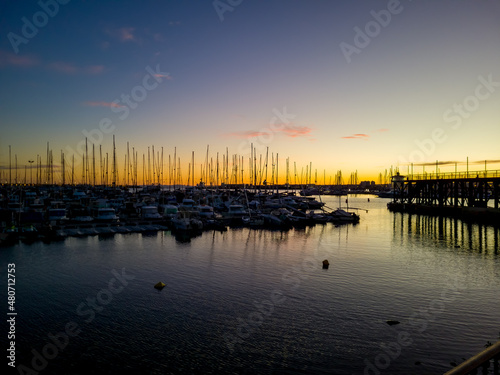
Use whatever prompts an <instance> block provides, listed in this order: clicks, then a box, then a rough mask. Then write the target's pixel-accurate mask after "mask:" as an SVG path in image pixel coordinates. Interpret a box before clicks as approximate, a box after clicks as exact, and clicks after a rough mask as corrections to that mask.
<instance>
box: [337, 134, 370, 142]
mask: <svg viewBox="0 0 500 375" xmlns="http://www.w3.org/2000/svg"><path fill="white" fill-rule="evenodd" d="M340 138H342V139H363V140H365V141H366V140H368V138H370V136H369V135H368V134H363V133H357V134H353V135H348V136H345V137H340Z"/></svg>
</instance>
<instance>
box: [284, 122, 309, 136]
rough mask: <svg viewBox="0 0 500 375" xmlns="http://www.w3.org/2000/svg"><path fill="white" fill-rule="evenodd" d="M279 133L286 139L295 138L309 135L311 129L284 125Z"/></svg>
mask: <svg viewBox="0 0 500 375" xmlns="http://www.w3.org/2000/svg"><path fill="white" fill-rule="evenodd" d="M281 131H282V132H283V133H284V134H285V135H286V136H288V137H292V138H296V137H304V136H308V135H310V134H311V132H312V129H311V128H310V127H308V126H291V125H285V127H284V128H283V129H282V130H281Z"/></svg>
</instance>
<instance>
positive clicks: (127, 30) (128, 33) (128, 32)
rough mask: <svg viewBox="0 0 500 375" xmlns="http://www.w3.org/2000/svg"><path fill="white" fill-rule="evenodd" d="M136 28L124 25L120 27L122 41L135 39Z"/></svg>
mask: <svg viewBox="0 0 500 375" xmlns="http://www.w3.org/2000/svg"><path fill="white" fill-rule="evenodd" d="M134 30H135V28H133V27H122V28H121V29H118V33H119V36H120V39H121V41H122V42H126V41H129V40H135V36H134V34H132V33H133V32H134Z"/></svg>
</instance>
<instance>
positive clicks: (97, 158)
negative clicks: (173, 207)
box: [0, 136, 393, 188]
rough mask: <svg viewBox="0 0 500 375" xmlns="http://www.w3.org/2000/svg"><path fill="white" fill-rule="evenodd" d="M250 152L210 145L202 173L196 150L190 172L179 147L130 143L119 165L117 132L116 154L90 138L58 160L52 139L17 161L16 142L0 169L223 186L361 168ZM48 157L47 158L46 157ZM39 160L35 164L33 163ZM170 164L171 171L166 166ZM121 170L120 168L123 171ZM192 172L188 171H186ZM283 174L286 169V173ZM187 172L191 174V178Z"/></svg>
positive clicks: (18, 174) (42, 180)
mask: <svg viewBox="0 0 500 375" xmlns="http://www.w3.org/2000/svg"><path fill="white" fill-rule="evenodd" d="M250 151H251V152H250V157H245V156H241V155H237V154H234V155H229V150H228V148H226V152H225V154H221V155H219V152H217V153H216V155H211V154H210V147H209V146H207V151H206V155H204V162H203V163H201V164H199V172H198V174H197V172H196V170H195V169H197V168H196V164H195V154H194V151H192V154H191V160H190V162H189V163H188V168H187V171H182V169H181V158H180V157H179V156H178V155H177V148H176V147H174V152H173V155H172V154H169V155H168V161H167V158H166V157H165V158H164V153H163V147H161V148H160V149H156V150H155V147H154V146H151V147H148V150H147V153H142V154H141V155H140V154H139V152H138V151H137V150H136V149H135V147H130V145H129V142H127V149H126V153H125V155H124V156H123V160H124V163H123V164H122V166H121V168H120V167H119V166H118V165H119V163H118V156H117V153H116V147H115V138H114V136H113V150H112V153H111V155H110V154H109V153H108V152H105V153H103V150H102V146H101V145H99V148H98V149H96V147H95V145H94V144H90V145H89V144H88V143H87V139H86V140H85V152H83V153H82V155H79V156H75V155H74V154H73V155H71V156H70V157H67V156H66V155H65V154H64V151H63V150H61V152H60V156H59V161H60V164H56V163H57V161H56V159H55V157H54V153H53V152H52V149H50V145H49V142H47V153H46V155H45V158H42V156H41V155H37V156H36V160H28V164H25V163H24V165H22V164H19V163H18V159H17V154H14V158H12V150H11V146H9V166H8V169H7V168H6V167H3V168H2V169H0V172H1V175H0V182H1V183H2V184H9V185H18V184H25V185H78V184H82V185H90V186H119V185H122V186H138V185H167V186H172V187H174V188H175V187H176V186H194V185H197V184H199V183H201V184H202V185H205V186H220V185H221V184H226V185H228V184H230V185H233V184H234V185H238V184H241V185H242V184H248V185H252V186H273V185H279V184H280V183H281V184H286V185H301V186H307V185H312V184H315V185H317V184H321V183H322V184H323V185H343V184H344V183H345V184H348V185H358V184H359V180H358V173H357V171H356V172H353V173H351V174H350V176H349V177H348V178H347V179H345V178H344V176H343V175H342V171H340V170H339V171H337V172H336V173H335V175H334V176H333V177H332V176H327V175H326V170H323V173H322V174H323V175H322V176H321V173H320V176H318V171H317V169H315V170H314V173H313V167H312V163H311V162H310V163H309V164H307V165H305V167H300V171H299V169H298V168H297V163H296V162H293V165H291V163H290V158H286V160H285V165H284V166H281V165H279V163H278V160H279V155H278V153H276V154H274V153H271V154H270V153H269V148H267V149H266V153H265V154H264V155H263V154H259V155H257V151H256V149H255V148H254V147H253V144H252V145H251V149H250ZM43 159H45V163H44V162H43ZM34 163H35V165H33V164H34ZM280 168H284V172H285V173H284V175H285V178H284V180H283V177H281V178H280V179H278V176H279V173H280V171H281V169H280ZM165 169H166V170H165ZM120 172H121V173H120ZM186 173H187V176H186ZM281 173H282V172H281ZM392 173H393V171H392V168H391V169H390V170H389V171H388V170H385V173H384V174H382V173H380V174H379V181H378V183H380V184H388V183H390V176H391V175H392ZM186 177H187V178H186Z"/></svg>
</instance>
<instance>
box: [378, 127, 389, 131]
mask: <svg viewBox="0 0 500 375" xmlns="http://www.w3.org/2000/svg"><path fill="white" fill-rule="evenodd" d="M377 131H378V132H388V131H389V129H385V128H384V129H378V130H377Z"/></svg>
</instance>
